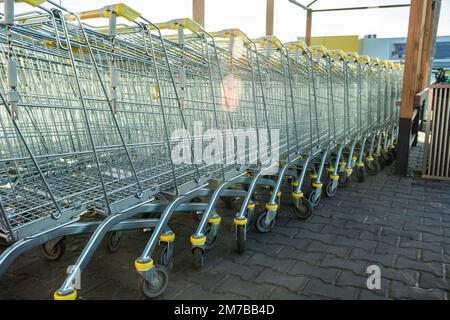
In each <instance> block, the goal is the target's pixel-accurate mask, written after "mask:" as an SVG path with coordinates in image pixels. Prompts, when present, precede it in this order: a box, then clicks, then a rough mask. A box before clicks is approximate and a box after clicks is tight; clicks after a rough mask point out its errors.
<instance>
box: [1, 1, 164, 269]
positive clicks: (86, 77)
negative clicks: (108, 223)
mask: <svg viewBox="0 0 450 320" xmlns="http://www.w3.org/2000/svg"><path fill="white" fill-rule="evenodd" d="M26 2H28V3H30V4H33V5H36V6H38V9H39V11H38V12H36V11H34V12H32V13H28V14H22V15H16V16H14V2H13V1H10V0H7V1H5V3H4V5H5V19H4V20H5V24H4V25H3V26H2V29H1V35H2V36H1V44H2V52H3V53H4V55H2V59H4V64H2V67H3V68H2V69H1V70H2V73H3V75H4V76H3V77H2V80H3V79H6V78H7V82H6V83H3V88H4V89H3V91H2V93H1V97H2V98H1V99H2V103H3V107H2V108H1V110H0V112H1V113H2V115H1V119H2V123H1V125H2V136H1V138H0V141H2V145H5V146H8V147H7V148H5V149H3V148H2V151H4V153H3V154H2V155H1V160H0V163H1V166H2V188H1V190H0V197H1V203H2V205H1V207H2V210H1V213H2V226H1V232H2V237H3V238H5V239H7V240H8V241H9V242H11V243H12V244H11V245H10V246H9V247H8V248H7V249H6V250H5V251H4V252H3V253H2V255H1V256H0V271H1V272H4V271H5V270H6V268H7V267H8V266H9V264H10V263H11V262H12V261H13V260H14V259H15V258H16V257H17V256H18V255H20V254H21V253H22V252H24V251H26V250H28V249H30V248H32V247H35V246H37V245H42V244H44V247H43V249H44V252H45V253H46V255H47V256H48V257H49V258H51V259H57V258H59V257H60V256H61V255H62V253H63V252H64V245H63V242H61V240H62V239H63V238H64V237H65V236H67V235H73V234H79V233H85V232H92V231H93V230H95V229H96V227H97V226H98V225H99V224H100V223H101V220H102V219H104V218H106V217H110V216H114V215H118V214H119V213H124V212H133V211H136V210H138V209H137V208H138V207H139V206H140V205H142V204H144V203H146V202H148V201H150V200H151V199H152V198H153V197H154V195H155V194H156V193H157V192H159V187H158V184H157V182H156V181H155V180H154V179H153V178H152V175H151V170H153V168H155V167H158V165H159V166H161V165H166V161H167V158H165V157H164V152H160V153H158V152H155V157H150V156H149V154H148V152H150V151H148V146H149V143H148V142H142V140H141V141H138V140H136V139H139V137H142V136H145V135H147V134H148V130H149V128H150V127H146V126H143V125H142V122H141V125H140V126H139V125H138V126H135V127H134V128H133V129H130V128H126V129H125V128H124V127H125V124H127V122H134V123H135V124H139V122H138V118H139V115H138V113H135V112H132V111H131V110H128V111H127V110H121V113H120V114H119V113H118V112H117V110H115V106H114V103H113V101H111V100H110V99H109V97H108V92H107V84H106V81H105V80H104V79H103V75H104V74H108V73H109V72H108V71H109V67H108V63H109V61H110V60H109V59H108V58H107V57H106V56H105V55H103V53H104V52H105V51H107V50H104V49H105V48H108V46H109V39H108V37H104V36H102V37H98V38H96V39H95V47H94V46H91V44H92V43H93V42H89V41H88V39H90V38H88V35H87V32H86V31H85V30H84V29H83V28H82V27H76V26H74V25H68V24H66V22H65V18H64V17H63V15H62V12H60V11H58V10H50V9H48V8H45V7H43V6H42V4H43V2H44V1H26ZM48 4H49V6H50V7H51V9H60V10H64V9H63V8H62V7H60V6H59V5H57V4H55V3H53V2H51V1H49V2H48ZM89 37H91V35H89ZM6 74H8V77H6ZM146 148H147V150H146ZM156 149H157V148H155V149H154V150H155V151H156ZM161 149H162V148H161ZM161 149H160V151H162V150H161ZM158 163H159V164H158ZM84 218H86V219H84ZM86 220H89V221H86ZM91 220H93V221H91ZM155 222H156V221H155V220H154V219H148V220H141V221H128V222H127V223H125V224H123V225H116V226H115V229H114V228H113V229H111V230H110V231H118V230H120V229H121V228H122V227H123V228H124V229H128V228H132V229H133V228H143V227H149V226H151V225H154V224H155ZM112 234H113V235H114V236H112V237H111V238H110V239H109V240H110V245H111V249H114V245H115V242H116V241H117V239H118V238H120V233H115V234H114V233H112ZM48 241H51V242H50V245H47V244H45V243H46V242H48Z"/></svg>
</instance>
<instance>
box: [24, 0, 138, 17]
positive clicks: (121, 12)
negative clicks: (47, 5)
mask: <svg viewBox="0 0 450 320" xmlns="http://www.w3.org/2000/svg"><path fill="white" fill-rule="evenodd" d="M27 1H42V0H27ZM111 12H114V13H115V14H116V16H118V17H123V18H125V19H127V20H128V21H134V20H136V19H137V18H139V17H140V16H141V14H140V13H139V12H137V11H136V10H134V9H132V8H130V7H129V6H127V5H125V4H123V3H118V4H112V5H109V6H106V7H103V8H101V9H98V10H89V11H83V12H80V13H79V14H78V16H79V18H80V19H81V20H89V19H95V18H109V16H110V15H111ZM66 18H67V19H68V20H75V17H74V16H71V15H68V16H67V17H66Z"/></svg>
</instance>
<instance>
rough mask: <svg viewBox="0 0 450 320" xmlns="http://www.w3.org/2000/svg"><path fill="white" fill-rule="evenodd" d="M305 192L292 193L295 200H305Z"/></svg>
mask: <svg viewBox="0 0 450 320" xmlns="http://www.w3.org/2000/svg"><path fill="white" fill-rule="evenodd" d="M303 196H304V195H303V192H292V197H293V198H294V199H300V198H303Z"/></svg>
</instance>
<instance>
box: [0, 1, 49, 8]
mask: <svg viewBox="0 0 450 320" xmlns="http://www.w3.org/2000/svg"><path fill="white" fill-rule="evenodd" d="M45 1H47V0H14V2H24V3H27V4H29V5H30V6H33V7H37V6H40V5H41V4H43V3H44V2H45ZM2 2H5V1H4V0H0V3H2Z"/></svg>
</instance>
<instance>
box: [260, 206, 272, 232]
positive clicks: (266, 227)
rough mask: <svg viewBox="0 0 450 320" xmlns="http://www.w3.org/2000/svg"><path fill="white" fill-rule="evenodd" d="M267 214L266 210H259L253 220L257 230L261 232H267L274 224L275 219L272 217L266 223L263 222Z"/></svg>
mask: <svg viewBox="0 0 450 320" xmlns="http://www.w3.org/2000/svg"><path fill="white" fill-rule="evenodd" d="M266 216H267V211H263V212H261V213H260V214H259V215H258V216H257V217H256V221H255V227H256V230H258V232H261V233H267V232H270V230H272V228H273V226H274V225H275V219H273V220H272V221H271V222H270V223H269V224H268V225H267V224H266V223H265V219H266Z"/></svg>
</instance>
